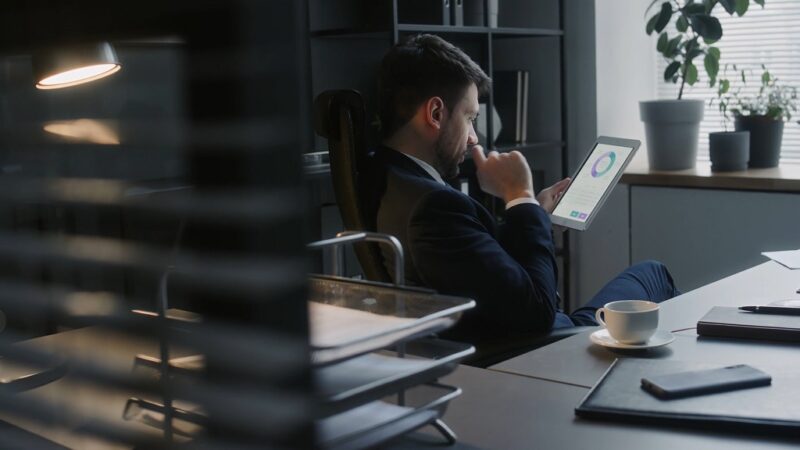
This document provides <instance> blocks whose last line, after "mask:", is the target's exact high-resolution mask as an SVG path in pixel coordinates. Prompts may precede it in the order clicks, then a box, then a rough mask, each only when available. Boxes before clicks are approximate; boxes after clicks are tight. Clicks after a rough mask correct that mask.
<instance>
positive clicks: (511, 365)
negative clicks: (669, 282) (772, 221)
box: [491, 261, 800, 386]
mask: <svg viewBox="0 0 800 450" xmlns="http://www.w3.org/2000/svg"><path fill="white" fill-rule="evenodd" d="M798 287H800V271H797V270H794V271H793V270H788V269H786V268H785V267H783V266H781V265H780V264H777V263H775V262H772V261H770V262H766V263H764V264H761V265H758V266H756V267H753V268H751V269H748V270H745V271H743V272H740V273H738V274H735V275H732V276H730V277H727V278H724V279H722V280H720V281H717V282H715V283H712V284H709V285H707V286H704V287H701V288H699V289H696V290H694V291H691V292H688V293H686V294H684V295H681V296H680V297H676V298H674V299H671V300H668V301H666V302H664V303H662V304H661V312H660V317H659V322H660V323H659V327H660V328H663V329H667V330H671V331H673V332H675V334H676V339H675V342H673V343H672V344H670V345H669V346H667V347H664V348H661V349H653V350H649V351H646V352H643V353H642V352H639V353H631V352H611V351H608V350H606V349H604V348H601V347H598V346H595V345H593V344H591V342H590V341H589V333H590V332H586V333H582V334H578V335H575V336H572V337H570V338H567V339H564V340H562V341H559V342H556V343H554V344H551V345H548V346H546V347H544V348H541V349H538V350H535V351H533V352H530V353H527V354H524V355H521V356H518V357H516V358H513V359H510V360H508V361H504V362H502V363H500V364H497V365H495V366H492V367H491V369H493V370H498V371H502V372H508V373H513V374H517V375H523V376H529V377H535V378H540V379H545V380H551V381H558V382H564V383H571V384H576V385H579V386H593V385H594V383H595V382H596V381H597V380H598V379H599V378H600V376H602V374H603V373H604V372H605V370H606V369H607V368H608V366H609V365H610V364H611V362H612V361H614V358H616V357H625V356H626V355H627V356H630V355H632V356H637V357H649V358H670V359H684V360H700V359H701V360H704V361H714V362H719V363H722V364H727V363H741V362H751V363H753V364H758V363H763V364H768V363H770V362H772V361H777V362H780V363H781V364H794V365H796V366H797V367H800V351H798V348H797V345H792V344H782V343H772V342H752V341H737V340H724V339H697V334H696V333H695V331H694V328H695V326H696V325H697V321H698V320H699V319H700V318H701V317H703V315H705V313H706V312H708V310H709V309H711V307H712V306H718V305H727V306H742V305H747V304H753V303H758V301H759V300H758V299H762V300H761V301H762V302H766V301H770V300H774V299H781V298H793V297H796V298H800V295H797V294H796V293H795V291H796V290H797V288H798ZM677 330H682V331H677Z"/></svg>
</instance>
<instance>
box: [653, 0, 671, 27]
mask: <svg viewBox="0 0 800 450" xmlns="http://www.w3.org/2000/svg"><path fill="white" fill-rule="evenodd" d="M670 18H672V5H671V4H670V3H669V2H667V3H664V4H663V5H661V12H659V13H658V19H656V24H655V28H654V30H656V31H657V32H659V33H661V32H662V31H664V28H665V27H666V26H667V24H668V23H669V19H670Z"/></svg>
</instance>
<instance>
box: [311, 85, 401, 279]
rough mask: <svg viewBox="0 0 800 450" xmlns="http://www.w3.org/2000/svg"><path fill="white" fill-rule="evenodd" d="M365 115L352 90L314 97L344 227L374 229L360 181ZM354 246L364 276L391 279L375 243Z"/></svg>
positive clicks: (363, 165) (318, 130) (317, 125)
mask: <svg viewBox="0 0 800 450" xmlns="http://www.w3.org/2000/svg"><path fill="white" fill-rule="evenodd" d="M364 116H365V112H364V100H363V99H362V97H361V94H359V93H358V92H357V91H354V90H331V91H325V92H323V93H321V94H319V95H318V96H317V98H316V99H315V100H314V130H315V131H316V133H317V134H318V135H319V136H321V137H324V138H325V139H327V140H328V153H329V159H330V166H331V177H332V179H333V190H334V194H335V196H336V203H337V204H338V206H339V211H340V212H341V215H342V222H343V223H344V226H345V229H346V230H355V231H376V230H375V217H374V213H375V212H374V211H369V210H368V208H367V203H366V201H365V198H366V197H365V195H366V194H367V193H366V192H365V187H364V186H362V185H361V184H360V182H361V181H362V180H363V179H364V170H366V168H367V167H368V157H369V156H368V155H367V143H366V138H365V134H366V133H365V131H366V130H365V128H366V120H365V117H364ZM354 250H355V252H356V257H358V262H359V263H360V264H361V268H362V269H363V270H364V275H365V276H366V277H367V279H369V280H372V281H383V282H389V283H390V282H391V277H389V273H388V272H387V271H386V268H385V266H384V265H383V257H382V256H381V252H380V248H379V247H378V244H376V243H372V242H361V243H357V244H354Z"/></svg>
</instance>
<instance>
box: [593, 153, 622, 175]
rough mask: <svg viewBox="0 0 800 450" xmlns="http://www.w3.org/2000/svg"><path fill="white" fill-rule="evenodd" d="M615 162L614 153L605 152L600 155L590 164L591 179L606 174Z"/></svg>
mask: <svg viewBox="0 0 800 450" xmlns="http://www.w3.org/2000/svg"><path fill="white" fill-rule="evenodd" d="M616 160H617V154H616V153H614V152H605V153H603V154H602V155H600V156H599V157H598V158H597V159H596V160H595V162H594V164H592V177H594V178H597V177H602V176H603V175H605V174H607V173H608V171H609V170H611V168H612V167H614V162H615V161H616Z"/></svg>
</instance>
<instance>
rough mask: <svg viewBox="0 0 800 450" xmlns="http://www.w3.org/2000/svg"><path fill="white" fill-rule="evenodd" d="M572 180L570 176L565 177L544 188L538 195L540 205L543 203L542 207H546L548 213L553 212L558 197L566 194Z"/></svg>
mask: <svg viewBox="0 0 800 450" xmlns="http://www.w3.org/2000/svg"><path fill="white" fill-rule="evenodd" d="M570 181H571V180H570V178H569V177H567V178H564V179H563V180H561V181H559V182H558V183H556V184H554V185H552V186H550V187H549V188H547V189H543V190H542V192H540V193H539V195H537V196H536V200H537V201H538V202H539V205H541V207H542V208H544V210H545V211H547V213H548V214H552V212H553V209H555V207H556V203H557V202H558V199H560V198H561V196H562V195H564V192H565V191H566V190H567V186H569V182H570Z"/></svg>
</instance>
